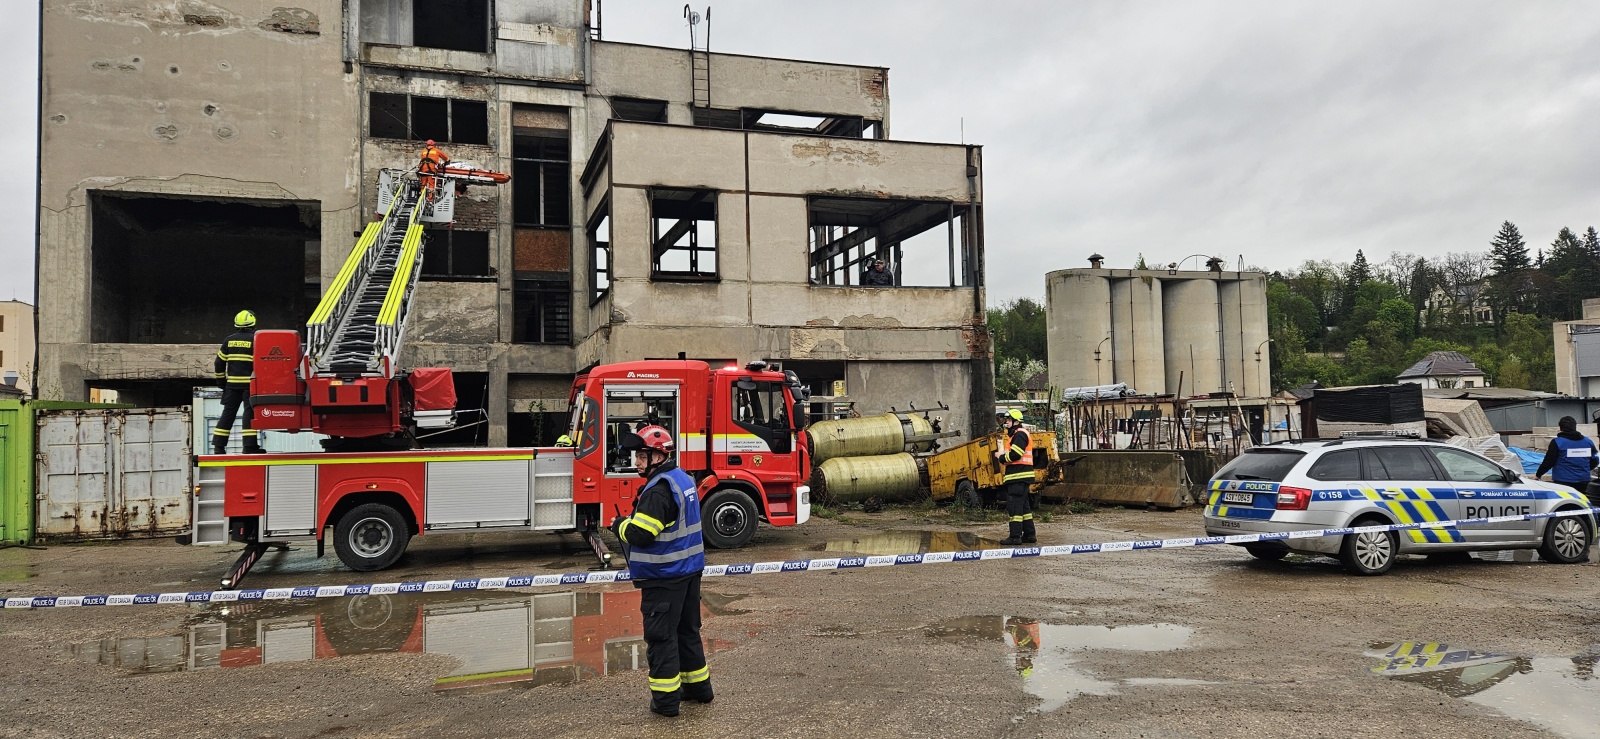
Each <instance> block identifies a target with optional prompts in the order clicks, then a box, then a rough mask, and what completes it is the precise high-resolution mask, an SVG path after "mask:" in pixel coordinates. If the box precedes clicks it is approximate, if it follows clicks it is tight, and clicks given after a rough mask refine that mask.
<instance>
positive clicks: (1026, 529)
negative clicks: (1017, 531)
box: [1022, 518, 1039, 544]
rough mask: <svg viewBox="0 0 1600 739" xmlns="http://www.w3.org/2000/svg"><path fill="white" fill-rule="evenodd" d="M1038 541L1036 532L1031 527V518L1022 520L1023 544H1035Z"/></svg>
mask: <svg viewBox="0 0 1600 739" xmlns="http://www.w3.org/2000/svg"><path fill="white" fill-rule="evenodd" d="M1038 542H1039V536H1038V532H1037V531H1035V530H1034V528H1033V519H1031V518H1029V519H1025V520H1024V521H1023V522H1022V543H1023V544H1037V543H1038Z"/></svg>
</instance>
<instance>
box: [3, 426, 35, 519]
mask: <svg viewBox="0 0 1600 739" xmlns="http://www.w3.org/2000/svg"><path fill="white" fill-rule="evenodd" d="M31 541H33V408H32V407H30V406H29V405H28V404H26V403H23V402H22V401H20V400H0V544H27V543H30V542H31Z"/></svg>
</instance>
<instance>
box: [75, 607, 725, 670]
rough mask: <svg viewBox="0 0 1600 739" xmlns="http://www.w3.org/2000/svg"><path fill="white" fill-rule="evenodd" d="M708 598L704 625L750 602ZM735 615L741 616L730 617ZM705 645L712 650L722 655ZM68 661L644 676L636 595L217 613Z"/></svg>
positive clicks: (101, 644)
mask: <svg viewBox="0 0 1600 739" xmlns="http://www.w3.org/2000/svg"><path fill="white" fill-rule="evenodd" d="M704 596H705V597H706V598H708V599H709V600H711V601H713V602H715V603H716V605H715V606H713V605H711V604H708V603H702V613H701V615H702V618H706V617H708V616H712V615H720V613H727V612H730V611H727V610H723V609H722V607H724V606H726V604H727V603H729V602H731V601H733V600H737V599H738V598H741V597H743V596H731V597H729V596H717V595H715V594H712V593H709V592H706V593H704ZM731 612H741V611H737V609H733V611H731ZM728 646H729V645H728V644H727V643H726V642H720V641H716V640H711V639H707V640H706V651H707V652H708V653H715V652H716V651H718V649H719V648H721V649H726V648H727V647H728ZM70 651H71V653H72V655H73V656H75V657H77V658H78V659H82V660H86V661H89V662H96V663H99V664H102V665H107V666H112V667H120V668H123V669H126V670H131V671H133V672H135V673H148V672H179V671H183V670H199V669H208V668H216V667H247V666H250V665H260V664H267V663H273V662H295V661H304V660H313V659H332V658H337V657H349V656H353V655H358V654H381V653H388V652H408V653H426V654H442V655H445V656H449V657H454V658H455V659H456V660H457V661H458V662H459V664H458V665H457V667H456V668H455V669H454V670H451V671H450V672H449V673H448V674H445V675H441V676H440V677H438V678H437V679H436V680H435V681H434V687H435V689H437V690H453V689H459V688H470V687H478V686H485V685H500V684H506V683H519V684H522V685H524V686H532V685H545V684H549V683H566V682H575V681H578V680H586V679H589V678H593V677H599V676H601V675H609V674H612V673H617V672H627V671H630V670H640V669H644V668H645V667H646V663H645V643H644V626H643V622H642V620H641V617H640V615H639V591H638V590H635V589H633V588H629V589H627V590H619V591H616V592H609V591H607V592H578V591H558V592H541V593H538V594H532V595H513V594H511V593H507V592H505V591H477V592H461V593H437V594H435V593H410V594H399V595H358V596H353V597H345V598H327V599H321V600H313V601H304V600H298V601H272V602H256V603H230V604H227V605H226V606H225V607H224V606H220V605H212V606H208V607H206V608H205V609H204V610H200V611H198V612H196V613H195V614H194V615H193V616H191V618H190V619H189V623H188V625H187V627H186V629H185V631H184V632H183V633H180V634H177V635H174V636H159V637H148V638H146V637H131V638H119V639H102V640H100V641H93V642H87V643H84V644H77V645H73V646H72V647H70Z"/></svg>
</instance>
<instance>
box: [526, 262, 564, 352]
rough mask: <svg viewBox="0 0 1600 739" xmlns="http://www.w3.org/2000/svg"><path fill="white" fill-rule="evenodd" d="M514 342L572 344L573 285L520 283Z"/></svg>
mask: <svg viewBox="0 0 1600 739" xmlns="http://www.w3.org/2000/svg"><path fill="white" fill-rule="evenodd" d="M513 297H514V301H515V305H516V318H515V321H514V325H513V328H512V330H513V331H514V334H513V338H512V341H514V342H517V343H520V344H571V343H572V282H571V281H570V280H565V279H545V280H539V279H521V278H519V279H517V281H516V292H515V293H514V296H513Z"/></svg>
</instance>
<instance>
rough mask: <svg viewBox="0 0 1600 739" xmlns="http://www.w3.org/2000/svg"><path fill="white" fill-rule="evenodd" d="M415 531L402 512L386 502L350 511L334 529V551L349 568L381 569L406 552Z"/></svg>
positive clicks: (357, 507) (359, 569) (364, 570)
mask: <svg viewBox="0 0 1600 739" xmlns="http://www.w3.org/2000/svg"><path fill="white" fill-rule="evenodd" d="M410 539H411V530H410V529H409V528H407V526H406V521H405V519H404V518H401V517H400V513H399V512H398V511H396V510H395V509H393V508H390V507H389V506H386V505H384V504H382V503H363V504H361V505H358V506H356V507H355V508H352V509H350V511H349V512H348V513H345V514H344V516H343V517H342V518H340V519H339V525H337V526H335V527H334V529H333V551H334V552H336V553H338V555H339V561H340V562H343V563H344V564H345V566H346V567H349V568H350V569H352V570H356V571H359V572H371V571H372V570H381V569H384V568H385V567H388V566H389V565H392V564H394V562H395V560H397V559H399V558H400V555H401V554H404V553H405V551H406V542H407V541H409V540H410Z"/></svg>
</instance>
